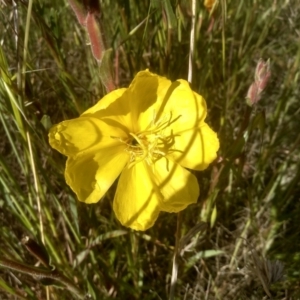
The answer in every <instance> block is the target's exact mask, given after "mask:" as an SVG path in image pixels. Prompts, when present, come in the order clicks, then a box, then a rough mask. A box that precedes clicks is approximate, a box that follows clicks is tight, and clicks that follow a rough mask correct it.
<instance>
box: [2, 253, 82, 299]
mask: <svg viewBox="0 0 300 300" xmlns="http://www.w3.org/2000/svg"><path fill="white" fill-rule="evenodd" d="M0 266H2V267H5V268H8V269H11V270H15V271H17V272H20V273H23V274H27V275H31V276H33V277H35V278H37V279H52V280H55V281H58V282H59V283H61V284H63V285H64V286H65V287H66V288H67V289H68V290H69V291H70V292H72V293H73V294H75V295H76V296H77V297H78V298H79V299H85V295H84V294H83V293H82V292H81V291H80V290H79V289H78V288H77V287H76V286H75V285H74V283H73V282H72V281H70V280H69V279H68V278H67V277H65V276H64V275H62V274H61V273H59V272H58V271H57V270H47V269H42V268H37V267H32V266H29V265H26V264H23V263H21V262H16V261H13V260H10V259H6V258H0Z"/></svg>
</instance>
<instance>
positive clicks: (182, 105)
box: [162, 79, 207, 134]
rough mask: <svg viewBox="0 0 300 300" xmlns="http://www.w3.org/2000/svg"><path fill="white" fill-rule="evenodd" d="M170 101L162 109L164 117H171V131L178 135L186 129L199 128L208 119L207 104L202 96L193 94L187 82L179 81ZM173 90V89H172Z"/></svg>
mask: <svg viewBox="0 0 300 300" xmlns="http://www.w3.org/2000/svg"><path fill="white" fill-rule="evenodd" d="M172 86H174V88H173V90H172V92H171V94H170V96H169V97H168V101H167V102H166V104H165V105H164V106H163V107H162V109H163V113H162V117H163V116H164V115H165V116H166V115H170V116H171V117H172V120H173V122H172V123H171V124H170V126H169V128H168V129H169V130H170V131H171V132H172V133H173V134H177V133H178V132H181V131H183V130H186V129H191V128H197V127H199V124H200V123H202V122H203V121H204V119H205V117H206V113H207V108H206V102H205V100H204V98H203V97H202V96H200V95H199V94H197V93H195V92H193V91H192V90H191V88H190V86H189V83H188V82H187V81H185V80H182V79H180V80H177V81H175V82H173V83H172ZM170 90H171V88H170Z"/></svg>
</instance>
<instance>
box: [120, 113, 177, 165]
mask: <svg viewBox="0 0 300 300" xmlns="http://www.w3.org/2000/svg"><path fill="white" fill-rule="evenodd" d="M174 121H176V120H173V121H172V116H171V115H169V116H165V117H163V118H162V119H161V120H159V121H156V122H153V123H152V124H151V125H150V126H149V128H148V129H147V130H145V131H141V132H138V133H130V137H129V139H128V141H127V142H126V144H127V148H126V149H125V151H127V152H128V153H129V154H130V160H129V165H128V167H129V168H130V167H132V166H133V165H135V164H136V163H138V162H141V161H143V160H145V161H146V162H147V163H148V164H149V165H151V164H153V163H155V161H157V160H158V159H160V158H161V157H163V156H166V155H167V154H168V153H169V152H170V149H171V147H172V146H173V145H174V143H175V137H174V135H173V133H172V130H171V129H170V128H168V127H169V125H170V124H171V123H173V122H174Z"/></svg>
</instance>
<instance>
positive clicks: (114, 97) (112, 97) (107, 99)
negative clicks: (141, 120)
mask: <svg viewBox="0 0 300 300" xmlns="http://www.w3.org/2000/svg"><path fill="white" fill-rule="evenodd" d="M126 90H127V89H126V88H122V89H117V90H114V91H112V92H110V93H109V94H107V95H105V96H104V97H103V98H102V99H101V100H99V101H98V102H97V103H96V104H95V105H94V106H92V107H91V108H89V109H88V110H86V111H85V112H84V113H82V116H88V115H92V114H94V113H97V112H100V111H102V110H105V109H106V108H107V107H109V106H110V104H112V103H113V102H115V101H118V99H119V98H121V97H122V95H123V94H124V92H125V91H126ZM124 104H126V103H124Z"/></svg>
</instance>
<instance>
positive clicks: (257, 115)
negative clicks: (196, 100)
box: [0, 0, 300, 300]
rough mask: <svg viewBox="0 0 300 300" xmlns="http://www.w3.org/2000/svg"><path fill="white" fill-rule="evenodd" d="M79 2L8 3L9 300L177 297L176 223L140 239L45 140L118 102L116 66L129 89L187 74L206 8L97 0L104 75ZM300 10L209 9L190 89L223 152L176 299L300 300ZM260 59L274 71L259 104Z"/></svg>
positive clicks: (0, 277) (189, 215) (5, 158)
mask: <svg viewBox="0 0 300 300" xmlns="http://www.w3.org/2000/svg"><path fill="white" fill-rule="evenodd" d="M74 3H75V4H76V3H77V2H76V1H69V2H68V1H61V0H60V1H58V0H51V1H49V0H35V1H32V0H30V1H29V0H28V1H26V0H19V1H18V0H12V1H9V0H4V1H3V0H2V1H0V8H1V11H0V72H1V75H0V122H1V126H0V134H1V139H0V226H1V233H0V266H1V268H0V299H77V298H81V299H83V298H84V297H85V298H86V299H140V298H141V297H143V299H144V300H148V299H167V298H168V297H169V293H170V277H171V272H172V257H173V253H174V245H175V235H176V227H177V225H176V224H177V219H178V216H177V215H176V214H167V213H162V214H161V215H160V217H159V219H158V221H157V222H156V224H155V226H154V227H153V228H151V229H150V230H148V231H146V232H135V231H132V230H129V229H127V228H124V227H122V226H121V225H120V224H119V223H118V221H117V220H116V218H115V216H114V214H113V212H112V208H111V206H112V200H113V195H114V189H115V186H113V187H112V188H111V190H110V191H109V192H108V193H107V195H106V196H105V198H104V199H102V200H101V201H100V202H99V203H97V204H94V205H85V204H83V203H80V202H78V201H77V199H76V198H75V195H74V193H73V192H72V191H71V190H70V189H69V187H68V186H67V185H66V183H65V180H64V176H63V172H64V164H65V160H66V158H65V157H63V156H62V155H60V154H59V153H57V152H56V151H54V150H52V149H51V148H50V146H49V144H48V138H47V133H48V129H49V127H50V126H51V123H52V124H54V123H58V122H60V121H62V120H65V119H70V118H73V117H77V116H78V115H79V114H80V113H81V112H83V111H84V110H85V109H87V108H88V107H90V106H91V105H93V104H94V103H95V102H97V101H98V100H99V99H100V98H101V97H102V96H103V95H104V94H105V93H106V90H105V87H104V85H103V82H104V83H105V80H106V79H107V78H108V79H109V76H108V75H109V74H110V71H109V70H110V68H109V67H111V69H112V71H113V72H112V73H111V74H113V78H114V82H115V85H116V86H118V87H123V86H128V84H129V83H130V81H131V80H132V78H133V77H134V75H135V74H136V73H137V72H138V71H140V70H143V69H146V68H149V69H150V70H151V71H152V72H154V73H157V74H160V75H164V76H167V77H168V78H170V79H172V80H175V79H178V78H184V79H186V78H187V74H188V58H189V51H190V50H189V48H190V33H191V28H192V1H180V0H177V1H175V0H152V1H138V0H119V1H109V0H101V1H99V3H100V12H101V14H100V15H98V16H97V22H98V24H101V27H99V28H101V35H100V36H101V37H102V38H103V40H104V44H103V51H104V50H107V49H109V48H110V49H111V50H107V51H106V52H105V54H107V55H106V56H105V59H103V61H102V69H101V64H100V63H99V62H97V60H96V59H95V57H94V56H93V53H92V49H91V47H90V45H89V41H90V39H89V35H88V31H87V29H86V28H84V26H82V25H81V24H80V23H79V22H78V19H77V18H76V16H75V14H74V12H73V10H72V8H71V6H70V4H73V5H74ZM91 3H92V1H90V5H91ZM73 8H74V7H73ZM85 8H86V9H87V10H86V11H84V10H82V11H81V12H83V13H87V11H88V10H89V11H90V12H93V11H92V8H91V7H90V8H88V6H86V7H85ZM77 12H78V11H77ZM79 12H80V11H79ZM299 16H300V6H299V2H298V0H277V1H276V0H243V1H236V0H227V1H226V0H220V1H216V2H215V5H214V6H213V8H212V9H211V10H209V9H207V8H206V7H205V6H204V3H203V1H196V30H195V52H194V57H193V80H192V83H191V86H192V88H193V90H195V91H196V92H198V93H200V94H201V95H203V96H204V97H205V99H206V100H207V105H208V110H209V113H208V118H207V122H208V123H209V124H210V125H211V126H212V127H213V128H214V130H215V131H217V132H218V136H219V139H220V143H221V148H220V150H219V158H218V160H217V161H216V162H215V163H214V164H212V165H211V167H210V168H209V169H207V170H206V171H204V172H198V173H196V175H197V177H198V179H199V184H200V187H201V195H200V199H199V201H198V203H197V204H196V205H193V206H190V207H188V208H187V209H186V210H185V211H183V212H182V213H181V214H180V216H179V218H180V220H181V226H180V228H179V231H180V234H181V235H182V236H185V235H186V234H188V235H187V236H185V239H184V240H183V241H184V242H183V244H182V245H183V248H181V253H180V256H179V258H178V264H179V265H178V278H177V284H176V290H175V296H174V299H269V298H271V297H272V299H300V282H299V275H300V274H299V272H300V271H299V270H300V268H299V264H300V240H299V234H300V225H299V220H300V184H299V178H300V168H299V164H300V159H299V156H300V154H299V144H300V136H299V129H300V119H299V113H300V106H299V103H300V102H299V101H300V99H299V98H300V79H299V78H300V73H299V71H300V69H299V65H300V17H299ZM104 45H105V48H104ZM26 49H27V50H26ZM260 58H262V59H263V60H265V61H266V60H267V59H270V68H271V77H270V80H269V82H268V85H267V87H266V89H265V91H264V93H263V95H262V99H261V100H260V101H259V102H258V103H257V104H256V105H254V106H252V107H251V108H250V107H249V106H247V104H246V100H245V97H246V94H247V90H248V88H249V86H250V85H251V83H252V82H253V80H254V72H255V67H256V64H257V62H258V61H259V59H260ZM104 63H106V65H105V66H106V68H107V69H105V68H104V71H103V66H104ZM104 75H107V76H108V77H105V76H104ZM201 222H207V223H208V226H207V228H204V227H203V226H202V225H201V224H203V223H201ZM197 224H198V226H197ZM199 224H200V225H199ZM195 226H196V227H195ZM197 228H198V230H197ZM199 228H200V229H199ZM191 229H192V231H190V232H189V230H191ZM43 244H44V245H45V246H44V247H45V251H46V252H47V255H46V254H43V253H44V252H43V251H42V250H41V249H40V247H42V245H43ZM48 256H49V257H50V260H51V263H49V261H48ZM37 262H39V264H37ZM43 262H44V269H43V266H42V263H43ZM20 263H22V264H20ZM52 266H55V270H54V271H53V269H52ZM34 268H38V269H34ZM45 272H46V273H47V272H48V273H47V274H48V277H47V276H46V277H43V276H42V275H41V274H45ZM24 273H25V274H24ZM26 273H27V274H26ZM49 274H50V275H49ZM32 275H36V276H32Z"/></svg>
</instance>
